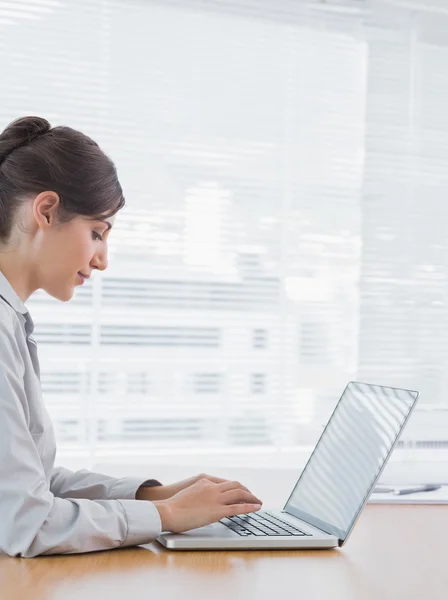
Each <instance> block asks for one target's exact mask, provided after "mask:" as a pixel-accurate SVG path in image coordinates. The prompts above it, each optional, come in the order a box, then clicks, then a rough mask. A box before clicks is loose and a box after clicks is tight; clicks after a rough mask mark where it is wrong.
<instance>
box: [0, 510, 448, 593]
mask: <svg viewBox="0 0 448 600" xmlns="http://www.w3.org/2000/svg"><path fill="white" fill-rule="evenodd" d="M447 535H448V506H446V507H445V506H372V505H370V506H367V507H366V509H365V511H364V513H363V515H362V516H361V518H360V520H359V521H358V524H357V526H356V527H355V530H354V532H353V534H352V536H351V538H350V539H349V540H348V542H347V544H346V546H345V547H344V548H343V549H337V550H326V551H314V552H304V551H297V550H293V551H253V552H242V551H229V552H182V553H181V552H173V551H168V550H165V549H164V548H163V547H162V546H160V545H159V544H158V543H153V544H149V545H147V546H142V547H139V548H129V549H123V550H112V551H109V552H98V553H93V554H83V555H71V556H56V557H42V558H33V559H19V558H9V557H6V556H0V598H1V599H2V600H25V599H27V600H28V598H29V599H30V600H118V599H120V600H121V599H124V600H137V598H138V600H140V598H148V599H153V598H161V599H164V600H165V599H173V600H174V599H176V600H190V599H191V600H193V599H194V600H199V599H211V600H220V599H221V598H222V599H224V598H226V599H230V600H240V599H241V600H243V599H244V600H250V599H252V598H253V599H257V600H263V599H265V598H266V599H269V600H272V599H273V598H274V599H275V600H280V599H283V598H285V599H286V598H292V599H294V600H295V599H296V598H297V599H302V598H303V599H306V600H314V599H316V600H325V599H327V598H328V599H330V598H331V599H334V600H389V599H393V600H417V599H418V600H442V599H443V600H446V598H448V567H447V565H448V544H447V543H446V538H447Z"/></svg>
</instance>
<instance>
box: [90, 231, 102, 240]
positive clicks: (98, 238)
mask: <svg viewBox="0 0 448 600" xmlns="http://www.w3.org/2000/svg"><path fill="white" fill-rule="evenodd" d="M92 238H93V239H94V240H95V241H96V240H101V241H103V238H102V237H101V236H100V234H99V233H97V232H96V231H93V232H92Z"/></svg>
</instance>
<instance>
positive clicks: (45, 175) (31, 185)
mask: <svg viewBox="0 0 448 600" xmlns="http://www.w3.org/2000/svg"><path fill="white" fill-rule="evenodd" d="M44 191H54V192H56V193H57V194H58V195H59V198H60V211H59V217H60V219H61V221H69V220H70V219H71V218H73V217H74V216H76V215H85V216H88V217H91V218H93V219H97V218H104V217H106V216H112V215H114V214H115V213H117V212H118V211H119V210H120V209H121V208H123V206H124V204H125V200H124V196H123V190H122V189H121V185H120V182H119V181H118V176H117V170H116V168H115V165H114V163H113V162H112V161H111V159H110V158H109V157H108V156H107V155H106V154H105V153H104V152H103V151H102V150H101V148H100V147H99V146H98V144H97V143H96V142H94V141H93V140H92V139H90V138H89V137H88V136H87V135H84V134H83V133H81V132H80V131H76V130H75V129H72V128H71V127H51V125H50V123H49V122H48V121H46V120H45V119H42V118H40V117H23V118H21V119H17V120H16V121H13V122H12V123H10V124H9V125H8V127H7V128H6V129H5V130H4V131H3V132H2V133H1V134H0V240H1V241H6V240H8V239H9V237H10V234H11V230H12V226H13V223H14V217H15V214H16V210H17V208H18V207H19V205H20V202H21V201H23V200H25V198H26V197H27V196H30V195H31V194H36V195H37V194H39V193H40V192H44Z"/></svg>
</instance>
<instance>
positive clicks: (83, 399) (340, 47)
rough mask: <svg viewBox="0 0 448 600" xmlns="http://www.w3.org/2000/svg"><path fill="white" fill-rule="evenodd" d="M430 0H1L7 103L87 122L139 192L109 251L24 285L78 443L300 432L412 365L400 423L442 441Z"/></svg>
mask: <svg viewBox="0 0 448 600" xmlns="http://www.w3.org/2000/svg"><path fill="white" fill-rule="evenodd" d="M421 4H424V5H422V6H420V4H418V3H416V2H415V3H414V2H410V1H409V2H402V3H400V4H399V3H392V2H373V1H372V2H363V1H355V0H353V1H348V0H347V1H342V0H341V1H339V2H336V1H334V2H333V1H329V2H327V3H325V4H322V3H320V2H305V1H302V2H295V1H294V2H292V1H287V0H280V1H275V2H274V1H273V0H269V1H268V0H264V1H263V2H260V1H257V2H255V0H254V1H249V0H242V1H241V2H238V3H237V2H224V1H219V0H214V1H212V0H209V1H206V2H204V1H199V0H197V1H195V0H188V1H183V2H175V1H170V2H165V1H164V2H155V1H150V0H145V1H143V0H139V1H137V0H127V1H126V2H124V1H119V0H89V1H87V0H82V1H79V2H76V3H73V2H68V1H66V0H34V1H33V2H31V1H30V0H28V1H26V2H25V1H23V2H22V1H18V2H14V3H12V2H7V1H4V0H0V52H1V55H2V60H1V62H0V81H1V82H2V86H1V91H0V97H1V102H0V120H1V123H2V124H4V125H6V123H7V122H9V121H10V120H12V119H13V118H15V117H17V116H21V115H25V114H40V115H43V116H46V117H47V118H48V119H49V120H50V121H51V122H52V123H54V124H60V123H64V124H69V125H71V126H73V127H76V128H79V129H81V130H83V131H85V132H86V133H88V134H90V135H91V136H92V137H93V138H94V139H96V140H97V141H98V142H99V143H100V144H101V145H102V147H103V148H104V149H105V150H106V151H107V152H108V153H109V154H110V155H111V156H112V158H113V159H114V161H115V162H116V164H117V167H118V170H119V174H120V178H121V180H122V184H123V187H124V189H125V193H126V196H127V203H128V205H127V207H126V208H125V209H124V210H123V211H122V212H121V213H120V214H119V216H118V219H117V222H116V226H115V227H114V231H113V232H112V234H111V238H110V268H109V270H108V271H107V272H106V273H105V274H97V275H98V276H96V277H94V278H93V279H92V280H91V281H90V282H89V283H87V284H86V285H85V286H84V287H83V288H82V289H78V290H77V292H76V295H75V298H74V299H73V301H72V302H70V303H69V304H60V303H57V302H56V301H54V300H52V299H49V298H48V297H47V296H45V295H44V294H43V293H42V292H39V293H38V294H36V295H35V296H34V297H33V298H32V299H31V300H30V302H29V307H30V310H31V312H32V315H33V318H34V321H35V322H36V339H37V341H38V343H39V349H40V356H41V363H42V386H43V391H44V396H45V399H46V402H47V404H48V407H49V409H50V412H51V414H52V417H53V419H54V422H55V425H56V431H57V435H58V441H59V446H60V448H61V449H63V450H64V451H65V452H66V453H72V454H75V453H81V454H82V453H84V454H86V453H87V454H88V455H89V456H90V457H94V456H96V457H98V456H101V457H106V456H107V455H116V454H118V453H120V454H123V453H126V452H128V453H129V454H133V455H138V454H140V453H143V452H147V451H148V448H150V449H152V451H156V450H157V451H164V450H167V451H168V450H170V451H173V452H178V453H181V452H186V451H188V449H190V450H192V449H197V448H202V449H206V450H207V451H209V452H210V451H216V452H220V451H222V452H225V451H229V450H232V449H233V450H235V449H239V450H241V448H248V449H251V450H252V451H255V452H260V453H261V452H262V451H263V450H265V449H267V448H268V449H269V448H271V449H297V448H305V449H309V447H310V445H311V444H312V443H313V442H314V441H315V440H316V437H317V435H318V434H319V433H320V431H321V428H322V424H323V423H324V421H325V419H326V418H327V416H328V414H329V412H330V410H331V409H332V407H333V406H334V404H335V402H336V400H337V399H338V396H339V394H340V392H341V391H342V389H343V387H344V386H345V384H346V382H347V381H348V380H349V379H355V378H359V379H364V380H369V381H372V382H376V383H382V384H386V385H406V386H409V387H412V388H414V389H421V390H422V399H421V406H422V407H423V408H422V409H421V410H420V412H417V413H416V417H415V418H414V417H413V420H412V422H411V423H410V426H409V428H408V430H407V437H406V435H405V438H404V439H403V441H404V442H407V441H411V442H412V443H418V444H420V445H425V444H426V445H434V442H436V441H437V442H441V441H442V442H443V443H444V440H445V439H446V434H444V435H445V437H444V438H443V439H442V438H440V435H441V433H440V434H439V431H441V430H437V423H440V421H439V417H441V418H444V415H445V408H446V406H447V402H446V395H445V390H446V382H447V375H446V374H445V365H446V360H445V359H446V354H447V343H446V342H447V341H448V340H447V339H446V338H447V336H448V333H447V334H446V333H445V330H447V331H448V329H447V328H445V327H444V324H445V323H446V320H447V318H446V315H447V308H446V295H447V289H448V288H447V283H446V277H445V274H446V271H445V264H446V262H445V261H446V241H445V240H446V235H445V233H446V231H445V230H446V228H445V226H444V219H443V217H444V216H446V214H447V213H446V209H445V208H444V199H445V197H446V191H447V190H446V189H445V188H446V186H447V177H448V175H446V173H448V171H447V170H446V166H447V165H446V164H445V163H446V160H448V159H447V153H446V150H447V143H448V139H447V134H448V131H447V126H448V125H447V123H448V120H447V117H446V114H445V111H444V105H445V104H446V102H445V100H446V97H447V90H448V87H447V84H448V82H447V81H446V78H447V73H448V69H447V66H448V55H447V45H446V42H447V39H446V38H447V35H446V33H445V32H446V31H448V28H447V27H446V25H447V23H446V18H447V16H446V15H445V11H444V6H443V3H441V2H439V3H437V2H436V0H434V1H432V2H431V3H429V2H425V3H421ZM437 411H438V412H437ZM436 415H437V417H436V418H435V416H436ZM439 445H440V444H439Z"/></svg>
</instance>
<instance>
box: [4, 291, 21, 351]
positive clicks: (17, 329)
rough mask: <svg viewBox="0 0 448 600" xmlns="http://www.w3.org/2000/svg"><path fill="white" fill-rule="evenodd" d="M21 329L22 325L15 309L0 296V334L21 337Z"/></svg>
mask: <svg viewBox="0 0 448 600" xmlns="http://www.w3.org/2000/svg"><path fill="white" fill-rule="evenodd" d="M21 330H22V325H21V323H20V321H19V316H18V315H17V313H16V311H15V310H14V309H13V307H12V306H11V305H10V304H8V302H6V301H5V300H4V299H3V298H2V297H1V296H0V336H2V337H4V336H7V335H10V336H13V337H15V338H18V337H22V334H21ZM0 342H1V340H0Z"/></svg>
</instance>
